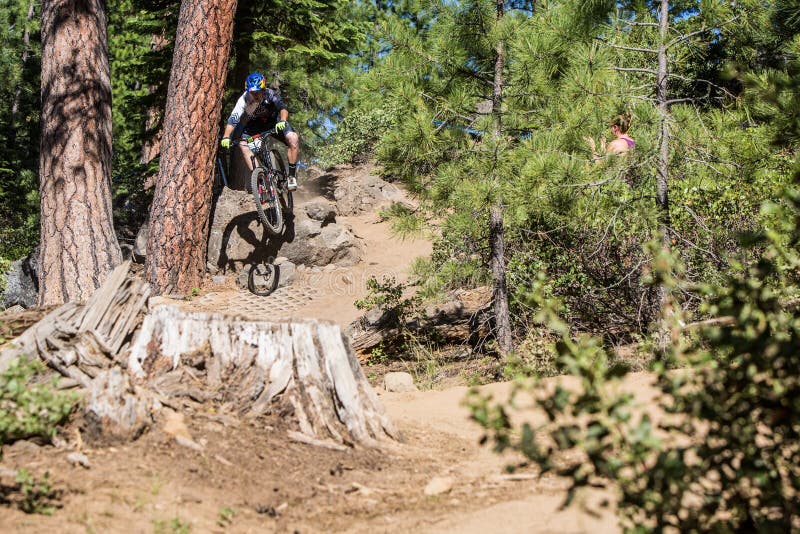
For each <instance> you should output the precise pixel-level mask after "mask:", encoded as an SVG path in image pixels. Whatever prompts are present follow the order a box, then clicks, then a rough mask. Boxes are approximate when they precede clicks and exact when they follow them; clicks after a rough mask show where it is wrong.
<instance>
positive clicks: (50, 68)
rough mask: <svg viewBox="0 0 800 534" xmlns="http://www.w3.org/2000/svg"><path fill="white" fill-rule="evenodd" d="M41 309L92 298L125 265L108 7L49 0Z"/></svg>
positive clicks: (93, 1) (96, 1)
mask: <svg viewBox="0 0 800 534" xmlns="http://www.w3.org/2000/svg"><path fill="white" fill-rule="evenodd" d="M41 33H42V140H41V156H40V164H39V178H40V185H39V193H40V196H41V253H40V255H39V303H40V304H43V305H44V304H57V303H62V302H67V301H72V300H80V299H84V298H87V297H88V296H89V295H90V294H91V293H92V292H93V291H94V290H95V289H96V288H97V287H99V286H100V284H101V283H102V282H103V280H104V279H105V277H106V276H107V275H108V273H109V272H110V271H111V270H112V269H113V268H114V267H115V266H116V265H117V264H119V263H120V261H121V260H122V254H121V252H120V248H119V244H118V243H117V239H116V237H115V235H114V226H113V220H112V209H111V81H110V74H109V65H108V41H107V36H106V14H105V3H104V2H103V1H102V0H45V1H44V2H42V29H41Z"/></svg>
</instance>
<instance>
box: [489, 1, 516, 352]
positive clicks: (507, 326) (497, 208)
mask: <svg viewBox="0 0 800 534" xmlns="http://www.w3.org/2000/svg"><path fill="white" fill-rule="evenodd" d="M495 5H496V8H497V18H496V22H497V23H498V24H499V23H500V21H501V20H503V15H504V0H496V4H495ZM504 63H505V46H504V44H503V41H502V40H500V41H498V42H497V45H496V47H495V62H494V82H493V84H492V114H493V115H494V138H495V143H497V142H499V140H500V134H501V128H502V109H501V106H502V101H503V66H504ZM504 212H505V207H504V206H503V196H502V194H500V193H499V194H498V197H497V199H496V200H495V203H494V205H493V206H492V207H491V208H490V210H489V245H490V247H491V264H492V282H493V286H494V315H495V328H496V330H497V331H496V335H497V346H498V349H499V351H500V355H501V356H503V357H505V356H506V355H508V353H509V352H511V351H512V350H513V348H514V342H513V339H512V336H511V315H510V312H509V308H508V283H507V281H506V261H505V228H504V225H503V215H504Z"/></svg>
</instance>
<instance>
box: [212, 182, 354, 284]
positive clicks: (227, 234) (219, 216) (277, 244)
mask: <svg viewBox="0 0 800 534" xmlns="http://www.w3.org/2000/svg"><path fill="white" fill-rule="evenodd" d="M318 204H319V205H317V206H313V207H311V208H310V211H311V213H312V214H313V216H314V217H317V218H319V217H321V218H323V221H325V220H328V219H329V214H330V213H331V208H330V207H329V206H328V207H327V208H326V206H325V204H324V203H318ZM323 221H320V220H317V219H315V218H312V217H310V216H309V214H308V213H307V210H306V209H305V207H303V206H297V207H296V208H295V210H294V217H289V218H288V220H287V227H286V231H285V232H284V234H283V235H282V236H278V237H275V236H270V235H268V234H266V233H265V231H264V229H263V227H262V226H261V224H260V223H259V222H258V217H257V215H256V213H255V211H254V206H253V201H252V197H251V196H250V195H248V194H247V193H245V192H242V191H232V190H229V189H225V190H224V191H223V192H222V194H220V196H219V198H218V199H217V204H216V207H215V209H214V217H213V222H212V225H211V231H210V233H209V241H208V262H209V263H210V264H211V265H213V266H215V267H216V268H217V269H219V271H220V272H226V271H234V272H238V271H241V270H243V269H247V268H249V266H250V265H251V264H253V263H255V262H263V261H275V260H274V258H276V257H278V256H281V257H284V258H286V259H287V260H288V261H290V262H291V263H294V264H295V265H298V264H304V265H307V266H309V267H311V266H315V265H319V266H324V265H328V264H329V263H338V264H341V265H352V264H354V263H357V262H358V261H360V260H361V258H362V257H363V245H362V243H361V241H360V240H359V239H358V238H356V237H355V236H354V235H353V233H352V232H351V231H350V230H349V229H348V228H346V227H344V226H342V225H340V224H337V223H335V222H327V223H326V224H324V225H323ZM276 263H279V262H276Z"/></svg>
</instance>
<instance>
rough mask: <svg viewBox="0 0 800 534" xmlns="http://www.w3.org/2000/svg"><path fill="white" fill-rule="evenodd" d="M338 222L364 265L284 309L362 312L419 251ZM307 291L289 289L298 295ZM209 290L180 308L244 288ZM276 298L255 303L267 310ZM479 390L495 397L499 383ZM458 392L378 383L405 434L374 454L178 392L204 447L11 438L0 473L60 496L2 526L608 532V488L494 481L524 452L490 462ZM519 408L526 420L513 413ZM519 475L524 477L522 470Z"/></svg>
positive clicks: (316, 284)
mask: <svg viewBox="0 0 800 534" xmlns="http://www.w3.org/2000/svg"><path fill="white" fill-rule="evenodd" d="M311 197H313V195H307V196H306V198H305V200H309V199H311ZM301 198H302V196H301ZM339 220H340V221H341V220H343V221H344V222H346V223H347V224H349V225H351V227H352V228H353V230H354V232H355V233H356V234H357V235H358V236H359V237H361V238H362V239H364V241H365V245H366V250H367V257H366V259H365V261H364V262H363V263H362V264H360V265H358V266H356V267H353V268H348V269H336V270H332V271H328V272H326V273H323V274H325V275H326V276H323V277H318V278H316V279H314V280H313V281H311V282H309V284H311V286H309V287H312V288H313V290H314V291H313V295H312V297H311V298H307V299H305V300H303V299H301V298H298V299H297V301H298V302H295V303H293V304H291V305H287V307H289V308H290V309H289V310H288V311H287V310H285V311H287V313H288V314H289V316H290V317H317V318H325V319H331V320H334V321H336V322H338V323H339V324H341V325H346V324H348V323H349V322H350V321H352V320H353V319H355V318H356V317H357V316H358V315H359V313H360V312H359V311H358V310H357V309H355V307H354V306H353V301H354V300H355V299H357V298H360V297H362V296H364V294H365V293H366V288H365V285H366V280H367V279H368V278H369V276H371V275H377V276H379V277H380V275H381V274H389V275H394V276H395V277H396V278H397V279H398V280H403V279H405V277H406V276H407V269H408V266H409V265H410V264H411V262H412V261H413V259H414V258H416V257H418V256H423V255H426V254H429V253H430V250H431V245H430V243H429V242H428V241H426V240H424V239H417V240H405V241H403V240H400V239H397V238H394V237H392V236H391V235H390V233H389V231H388V225H387V224H386V223H383V222H379V221H378V219H377V217H376V215H374V214H371V213H370V214H364V215H361V216H357V217H350V218H339ZM304 287H305V286H304V285H303V284H297V288H300V289H298V290H297V291H298V294H299V293H300V292H301V291H302V290H303V289H302V288H304ZM211 293H212V294H211V295H210V296H208V295H206V297H208V298H206V299H205V300H204V299H203V298H202V297H201V298H198V299H195V300H194V301H192V302H187V303H184V304H182V305H184V306H188V307H192V308H194V309H215V308H219V307H220V306H233V307H236V306H239V305H241V302H239V300H237V299H244V298H246V296H247V295H246V294H243V293H242V292H240V291H236V290H234V289H225V290H220V291H213V292H211ZM267 298H271V297H267ZM287 298H288V297H287ZM286 302H289V301H288V300H287V301H286ZM286 302H284V304H286ZM277 304H279V303H278V302H277V301H273V302H272V303H271V304H269V305H267V306H264V307H265V308H270V307H272V309H273V310H274V309H275V308H274V306H272V305H277ZM647 381H648V378H647V377H646V376H645V375H635V376H632V377H631V378H630V379H629V387H630V388H631V389H632V390H634V391H637V392H640V393H641V394H642V395H643V396H644V397H646V396H647V395H648V394H649V393H648V392H649V389H648V385H647ZM482 389H483V391H485V392H491V393H492V394H493V395H494V396H495V397H496V398H505V397H506V396H507V395H508V391H509V384H490V385H487V386H483V388H482ZM466 393H467V389H466V388H465V387H453V388H449V389H446V390H440V391H417V392H411V393H387V392H385V391H382V390H379V395H380V398H381V400H382V402H383V403H384V405H385V407H386V409H387V411H388V412H389V414H390V416H391V418H392V419H393V420H394V421H395V423H396V424H397V426H398V427H399V428H400V430H401V431H402V433H403V435H404V441H403V442H402V443H398V444H387V445H386V446H385V447H384V448H383V449H382V450H361V449H356V450H350V451H346V452H340V451H334V450H327V449H322V448H318V447H312V446H308V445H303V444H299V443H295V442H291V441H289V440H288V439H287V438H286V437H285V436H286V434H285V432H284V431H283V425H284V423H283V422H282V420H281V419H280V417H279V415H278V414H275V415H271V416H267V417H265V418H262V419H259V420H257V421H249V420H243V419H240V418H239V417H238V416H237V414H236V411H235V407H232V406H225V405H222V406H220V405H214V404H211V403H206V404H198V403H194V402H192V401H188V400H187V401H185V402H186V404H185V405H184V406H183V410H182V412H183V413H184V414H185V422H186V426H187V428H188V431H189V432H190V434H191V436H192V438H193V439H194V440H195V441H196V442H198V443H200V444H201V445H202V446H203V449H202V450H200V451H198V450H193V449H190V448H186V447H184V446H181V445H179V444H178V443H177V442H176V441H175V440H174V439H173V437H172V436H171V435H169V434H168V433H165V432H164V431H163V430H162V429H160V428H156V429H154V430H152V431H151V432H148V433H147V434H145V435H144V436H143V437H142V438H140V439H139V440H137V441H135V442H133V443H129V444H125V445H122V446H118V447H111V448H95V449H92V448H89V447H87V446H86V445H84V444H82V443H81V441H80V439H79V435H78V434H77V432H76V431H75V430H74V429H71V430H67V432H66V434H65V435H64V436H63V438H64V443H62V445H61V446H60V447H53V446H49V445H48V446H38V445H36V444H33V443H30V442H18V443H17V444H15V445H14V446H11V447H6V448H5V449H4V451H3V452H4V457H3V460H2V463H0V467H4V468H6V469H18V468H21V467H25V468H27V469H29V470H30V471H31V472H32V473H34V474H37V475H42V474H43V473H44V472H45V471H47V472H49V473H50V476H51V484H52V486H53V487H54V488H55V489H56V490H57V491H58V492H59V499H58V500H57V502H55V503H54V504H56V505H57V506H58V508H57V509H56V510H55V511H54V513H53V514H52V515H51V516H45V515H27V514H24V513H22V512H20V511H18V510H16V509H15V508H14V507H13V506H0V532H70V533H71V532H81V533H83V532H143V533H144V532H147V533H150V532H154V533H162V532H163V533H167V532H169V533H180V532H301V533H306V532H359V533H361V532H364V533H366V532H370V533H373V532H426V533H438V532H442V533H444V532H464V533H480V534H485V533H518V532H530V533H534V532H542V533H545V532H559V533H571V532H576V533H577V532H591V533H593V534H601V533H605V532H617V531H618V528H617V524H616V520H615V518H614V517H613V514H611V513H610V512H608V511H603V512H601V513H599V514H597V513H596V510H595V512H594V513H589V512H587V511H586V510H585V509H583V508H582V507H581V504H580V503H583V504H586V505H587V506H592V507H593V509H594V505H595V504H596V503H597V501H598V500H599V499H600V498H604V497H607V496H604V495H585V496H583V497H582V498H580V499H578V504H576V505H573V506H572V507H570V508H568V509H565V510H562V509H560V505H561V504H562V502H563V499H564V496H565V488H566V482H565V481H563V480H559V479H558V478H556V477H552V476H544V477H541V478H535V477H534V478H523V479H522V480H512V479H509V478H508V477H504V476H503V475H504V474H505V473H506V471H505V466H507V465H509V464H518V463H520V461H521V458H518V457H515V456H513V455H512V456H508V455H506V456H499V455H497V454H494V453H493V452H491V450H489V449H488V448H487V447H484V446H480V445H479V439H480V437H481V430H480V428H479V427H478V426H477V425H476V424H475V423H473V422H471V421H470V420H469V418H468V412H467V409H466V408H465V407H464V406H463V405H462V402H463V400H464V398H465V395H466ZM526 415H530V416H533V415H532V414H521V415H520V416H519V417H526ZM77 450H80V451H81V452H83V453H84V454H86V456H87V458H88V460H89V462H90V467H89V468H88V469H87V468H84V467H80V466H76V465H73V464H71V463H70V462H69V461H68V460H67V455H68V454H69V453H70V452H75V451H77ZM518 473H521V474H527V475H531V474H534V473H535V472H534V471H531V468H524V469H522V470H520V471H518ZM434 477H444V478H450V479H451V483H452V487H451V488H450V489H449V491H445V492H443V493H441V494H439V495H435V496H428V495H426V494H425V492H424V489H425V487H426V485H427V484H428V483H429V482H431V480H432V479H433V478H434ZM0 482H3V479H2V477H0ZM5 482H6V483H8V479H7V478H6V480H5ZM1 503H2V497H1V496H0V504H1Z"/></svg>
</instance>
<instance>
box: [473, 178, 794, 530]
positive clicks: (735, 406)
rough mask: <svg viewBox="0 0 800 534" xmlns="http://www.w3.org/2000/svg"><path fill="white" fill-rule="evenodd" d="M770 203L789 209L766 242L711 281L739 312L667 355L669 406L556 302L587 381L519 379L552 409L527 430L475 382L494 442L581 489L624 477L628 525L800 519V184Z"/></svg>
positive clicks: (776, 523) (736, 525)
mask: <svg viewBox="0 0 800 534" xmlns="http://www.w3.org/2000/svg"><path fill="white" fill-rule="evenodd" d="M766 210H767V211H771V212H773V213H772V214H773V215H775V216H776V217H777V219H778V220H780V221H782V224H781V225H779V226H778V227H776V228H773V229H769V230H768V231H767V232H765V233H764V234H763V237H762V238H761V239H762V240H763V241H764V243H763V244H764V245H766V252H765V253H764V254H763V255H761V256H760V257H759V259H758V261H756V262H755V263H754V264H752V265H751V266H749V267H741V268H740V269H739V270H738V271H734V272H733V273H731V274H730V275H729V276H727V277H725V279H724V280H723V283H722V284H720V285H718V286H711V285H708V286H705V287H704V288H702V293H703V294H704V295H706V296H707V298H708V299H709V301H708V302H709V303H708V305H707V307H708V312H709V313H710V314H711V315H712V316H715V317H727V318H730V319H729V320H728V323H731V322H733V323H734V324H733V325H730V326H716V327H710V328H707V329H705V330H704V331H703V332H702V336H700V338H699V339H698V340H696V341H693V342H690V343H689V345H688V346H686V347H684V346H683V345H682V344H681V343H680V342H678V343H676V344H675V345H674V346H673V348H672V358H673V363H674V364H675V365H677V366H679V367H681V368H682V369H681V370H672V371H668V370H667V369H666V367H665V366H664V365H660V366H658V367H657V369H656V371H657V373H656V383H655V386H656V388H657V389H659V390H660V395H659V396H658V397H657V398H656V400H655V403H656V406H657V410H655V413H657V414H658V418H656V419H655V420H654V419H652V418H651V416H650V415H649V414H650V413H654V410H653V409H652V406H651V408H650V409H647V410H645V409H644V407H642V406H637V405H636V403H635V401H634V398H633V396H632V395H631V394H630V393H621V392H620V387H619V382H620V379H621V377H623V376H624V375H625V374H626V369H625V368H623V367H620V366H614V365H612V364H611V363H610V361H611V360H610V358H609V357H608V355H607V354H606V352H605V351H604V350H603V349H602V348H601V346H600V345H599V343H598V341H597V340H595V339H593V338H589V337H585V336H584V337H579V338H577V339H573V338H572V337H571V336H570V335H569V331H568V328H567V327H566V324H565V323H563V322H562V321H561V320H560V319H558V318H557V317H556V316H554V315H553V313H552V311H547V312H546V313H542V314H541V315H540V319H541V320H542V321H546V322H547V323H548V324H550V325H551V326H552V327H553V328H554V330H555V331H557V332H559V333H560V334H561V336H562V340H561V342H559V344H558V345H557V350H558V353H559V358H558V364H559V365H560V366H561V367H562V368H563V369H564V370H565V371H566V372H567V373H568V374H570V375H572V376H574V377H576V378H577V379H578V380H579V384H578V385H575V386H567V385H565V384H561V383H560V384H559V385H557V386H556V387H555V389H554V390H552V391H551V392H545V389H544V388H541V387H535V386H534V387H532V388H522V387H520V388H519V389H517V390H516V391H515V395H521V394H523V393H525V394H529V395H530V396H531V397H532V398H533V402H534V404H535V405H536V406H537V407H538V408H539V409H541V410H542V411H543V412H544V413H545V414H546V415H547V419H548V423H547V424H545V425H542V426H540V427H533V426H531V425H529V424H526V425H524V426H523V427H522V428H521V429H519V430H516V429H514V428H512V425H511V424H510V422H509V417H508V415H507V413H506V406H505V405H504V404H502V403H500V404H496V403H493V402H492V401H491V400H490V399H489V398H488V397H484V396H480V395H479V394H477V393H473V394H472V396H471V398H470V407H471V409H472V412H473V418H474V419H475V420H476V421H478V422H479V423H480V424H482V425H483V426H484V427H485V428H486V429H487V431H488V432H489V434H490V435H491V436H492V439H493V441H494V444H495V447H496V448H497V449H498V450H502V449H505V448H508V447H511V448H514V449H517V450H520V451H521V452H523V453H524V454H525V455H526V456H527V457H528V458H530V459H531V460H532V461H534V462H536V463H537V464H538V465H539V466H541V468H542V470H543V471H545V472H546V471H555V472H557V473H559V474H561V475H563V476H566V477H568V478H569V479H571V480H572V484H573V485H572V487H571V490H570V492H569V496H568V501H569V500H571V499H572V497H574V495H575V492H576V490H577V489H579V488H581V487H588V486H597V485H603V486H606V485H609V486H610V485H613V486H614V487H616V488H617V490H618V492H619V502H618V513H619V515H620V518H621V520H622V524H623V526H624V527H625V529H626V530H627V531H631V532H633V531H649V530H658V531H661V530H663V529H665V528H670V527H671V528H675V529H677V530H679V531H682V532H686V531H695V532H699V531H702V532H705V531H716V532H756V531H757V532H789V531H793V530H795V529H796V528H797V525H798V522H800V515H798V506H797V494H798V493H797V492H798V491H800V447H798V443H799V442H800V419H798V416H799V415H800V359H798V358H797V354H798V352H799V351H800V318H798V316H797V314H796V313H795V312H794V311H793V310H792V309H790V308H792V307H793V306H795V304H792V303H793V302H796V301H795V300H793V299H796V296H797V295H798V292H800V285H798V282H800V279H799V278H798V276H797V269H798V266H800V251H799V249H798V244H800V194H798V193H797V192H792V193H790V194H789V195H788V197H787V199H786V202H784V203H783V204H782V205H772V206H769V205H768V206H767V208H766ZM668 272H669V271H663V273H668ZM661 280H662V283H666V284H668V285H674V283H675V281H674V280H670V278H669V277H668V276H667V277H662V278H661ZM787 303H788V304H787ZM513 403H514V401H513V400H512V401H511V405H513Z"/></svg>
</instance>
